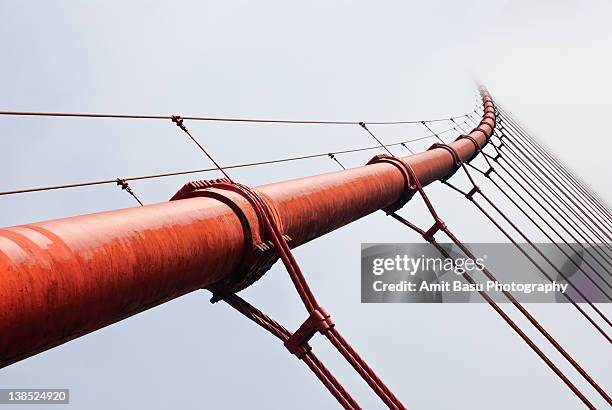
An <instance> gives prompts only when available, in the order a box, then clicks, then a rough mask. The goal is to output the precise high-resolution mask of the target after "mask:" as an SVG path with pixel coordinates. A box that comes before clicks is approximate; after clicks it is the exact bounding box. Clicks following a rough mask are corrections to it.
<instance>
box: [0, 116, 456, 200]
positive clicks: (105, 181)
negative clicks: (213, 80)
mask: <svg viewBox="0 0 612 410" xmlns="http://www.w3.org/2000/svg"><path fill="white" fill-rule="evenodd" d="M463 123H465V121H464V122H463ZM452 130H453V129H452V128H449V129H447V130H444V131H442V132H440V134H442V133H446V132H450V131H452ZM433 137H434V135H426V136H423V137H419V138H413V139H408V140H404V141H402V142H397V143H393V144H387V146H388V147H393V146H398V145H402V146H404V147H406V148H407V149H408V150H410V148H408V147H407V146H406V145H405V144H406V143H410V142H416V141H422V140H426V139H429V138H433ZM379 148H380V146H378V145H375V146H368V147H359V148H353V149H346V150H340V151H332V152H322V153H317V154H310V155H301V156H293V157H286V158H280V159H273V160H266V161H257V162H246V163H239V164H232V165H224V166H222V167H221V169H224V170H227V169H236V168H249V167H256V166H261V165H271V164H279V163H284V162H292V161H299V160H304V159H312V158H321V157H326V156H329V154H333V155H340V154H352V153H357V152H364V151H372V150H376V149H379ZM216 170H217V168H203V169H192V170H186V171H175V172H166V173H160V174H150V175H140V176H133V177H128V178H123V180H124V181H140V180H146V179H156V178H165V177H172V176H178V175H189V174H196V173H202V172H211V171H216ZM116 182H117V179H116V178H113V179H102V180H97V181H88V182H77V183H73V184H63V185H52V186H43V187H33V188H22V189H14V190H9V191H1V192H0V196H3V195H14V194H22V193H29V192H40V191H51V190H57V189H67V188H78V187H88V186H95V185H105V184H115V183H116Z"/></svg>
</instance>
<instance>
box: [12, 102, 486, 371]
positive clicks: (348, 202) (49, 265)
mask: <svg viewBox="0 0 612 410" xmlns="http://www.w3.org/2000/svg"><path fill="white" fill-rule="evenodd" d="M483 102H484V110H485V116H484V117H483V119H482V121H481V123H480V125H479V127H477V129H478V128H480V131H478V130H474V131H472V132H471V133H470V134H469V135H470V136H472V137H473V138H475V139H476V140H477V141H478V143H479V144H480V146H481V147H482V146H484V145H485V144H486V143H487V139H488V137H489V136H490V135H491V134H492V132H493V127H494V126H495V120H494V118H495V111H494V109H493V104H492V102H491V99H490V98H489V96H488V94H486V92H484V95H483ZM452 146H453V147H454V148H455V149H456V151H457V152H458V153H459V155H460V157H461V158H462V160H469V159H471V158H472V157H473V156H474V155H475V147H474V145H473V143H472V142H471V141H469V140H466V139H463V140H458V141H455V142H454V143H452ZM403 159H404V160H405V161H406V162H408V163H409V164H410V165H411V166H412V168H413V169H414V171H415V174H416V175H417V176H418V177H419V180H420V181H421V183H422V184H423V185H427V184H429V183H431V182H433V181H436V180H438V179H442V178H444V177H445V176H447V175H448V174H449V173H450V172H451V170H452V169H453V165H454V163H453V157H452V156H451V154H450V153H449V152H448V151H446V150H444V149H441V148H437V149H432V150H430V151H426V152H423V153H419V154H416V155H412V156H409V157H405V158H403ZM404 189H405V181H404V177H403V176H402V173H401V172H400V170H399V169H398V168H396V167H395V166H393V165H391V164H388V163H377V164H372V165H367V166H363V167H358V168H353V169H349V170H346V171H338V172H332V173H327V174H322V175H316V176H311V177H306V178H300V179H295V180H291V181H285V182H279V183H274V184H269V185H263V186H260V187H258V190H260V191H262V192H263V193H264V194H266V195H267V196H268V197H269V198H270V199H271V200H272V202H273V203H274V205H275V207H276V209H277V210H278V214H279V216H280V219H281V221H282V225H283V226H284V229H285V233H286V234H288V235H289V236H290V237H291V238H292V241H291V246H298V245H300V244H303V243H305V242H308V241H310V240H312V239H314V238H317V237H319V236H321V235H324V234H326V233H328V232H330V231H333V230H334V229H337V228H339V227H341V226H344V225H346V224H348V223H350V222H352V221H355V220H356V219H359V218H361V217H363V216H366V215H368V214H370V213H372V212H374V211H377V210H379V209H382V208H385V207H387V206H389V205H391V204H393V203H394V202H396V201H398V199H399V198H400V197H401V195H402V193H403V191H404ZM234 200H235V201H237V202H238V203H240V201H242V203H241V207H242V208H248V204H247V203H246V202H245V199H244V198H242V197H240V196H236V198H235V199H234ZM246 242H247V241H246V239H245V232H244V230H243V226H242V225H241V223H240V220H239V218H238V216H237V215H236V214H235V213H234V212H233V211H232V209H231V208H230V207H229V206H228V205H226V204H224V203H222V202H220V201H218V200H215V199H213V198H200V197H196V198H190V199H182V200H178V201H170V202H165V203H160V204H155V205H148V206H144V207H137V208H129V209H121V210H116V211H110V212H102V213H95V214H91V215H83V216H76V217H71V218H64V219H58V220H52V221H45V222H38V223H32V224H28V225H22V226H15V227H10V228H4V229H0V367H4V366H7V365H10V364H12V363H14V362H16V361H19V360H22V359H24V358H26V357H29V356H32V355H34V354H36V353H39V352H42V351H44V350H46V349H49V348H52V347H54V346H57V345H59V344H61V343H64V342H67V341H69V340H71V339H74V338H76V337H79V336H81V335H84V334H87V333H89V332H92V331H94V330H97V329H100V328H102V327H104V326H106V325H109V324H111V323H114V322H117V321H119V320H122V319H124V318H126V317H129V316H132V315H134V314H136V313H139V312H142V311H143V310H146V309H149V308H151V307H153V306H156V305H159V304H161V303H164V302H166V301H168V300H171V299H174V298H176V297H178V296H181V295H184V294H186V293H189V292H192V291H194V290H197V289H200V288H203V287H207V286H210V285H212V284H214V283H215V282H218V281H220V280H222V279H224V278H227V277H228V276H229V275H230V274H232V273H233V272H234V271H236V269H237V268H238V266H239V265H240V264H241V261H242V258H244V256H245V252H246V250H247V246H248V245H249V244H248V243H246Z"/></svg>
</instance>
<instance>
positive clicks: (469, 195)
mask: <svg viewBox="0 0 612 410" xmlns="http://www.w3.org/2000/svg"><path fill="white" fill-rule="evenodd" d="M466 137H467V136H466ZM459 138H461V137H459ZM473 142H474V143H475V145H476V144H477V142H476V141H475V140H474V141H473ZM444 148H445V149H447V150H448V151H449V152H454V149H453V148H452V147H451V146H450V145H446V146H445V147H444ZM454 157H455V158H456V159H457V160H458V159H459V156H458V154H457V153H456V152H454ZM457 166H458V167H461V168H462V169H463V171H464V172H465V174H466V176H467V177H468V180H469V181H470V183H471V185H472V188H471V190H470V191H469V192H464V191H462V190H461V189H459V188H457V187H456V186H455V185H453V184H451V183H450V182H448V181H444V183H445V184H446V185H447V186H449V187H451V188H452V189H453V190H455V191H457V192H459V193H461V194H462V195H464V196H465V197H466V198H467V199H468V200H469V201H470V202H471V203H473V204H474V205H475V206H476V207H477V208H478V209H479V210H480V212H482V214H483V215H485V217H487V219H489V220H490V221H491V222H492V223H493V225H495V227H496V228H497V229H499V231H500V232H501V233H502V234H503V235H504V236H505V237H506V238H508V239H509V240H510V242H512V244H513V245H514V246H515V247H516V248H517V249H518V250H519V251H520V252H521V253H522V254H523V255H524V256H525V257H526V258H527V259H528V260H529V261H530V262H531V263H532V264H533V265H534V266H535V267H536V268H537V269H538V271H540V272H541V273H542V274H543V275H544V276H545V277H546V278H547V279H548V280H549V281H551V282H553V278H552V277H551V276H550V275H549V274H548V273H547V272H546V271H544V269H542V267H541V266H540V265H539V264H538V263H537V262H536V261H535V260H534V259H533V258H532V257H531V256H529V254H528V253H527V252H525V250H524V249H523V248H521V247H520V246H519V245H518V243H517V242H516V241H515V240H514V239H513V238H512V236H510V234H508V232H507V231H506V230H505V229H504V228H502V226H501V225H500V224H499V223H498V222H497V221H495V219H494V218H493V217H492V216H491V214H489V213H488V212H487V211H486V210H485V209H484V208H483V207H482V206H481V205H480V204H479V203H478V202H476V200H475V198H474V196H475V194H479V195H480V196H481V197H482V198H483V199H484V200H485V201H486V202H487V203H488V204H489V205H490V206H491V207H493V209H495V211H496V212H497V213H498V214H500V215H501V216H502V218H504V220H505V221H506V222H507V223H508V224H510V226H512V228H513V229H514V230H515V231H517V232H518V233H519V235H521V237H522V238H523V239H524V240H525V241H526V242H527V243H528V244H529V245H530V246H531V248H532V249H534V250H535V251H536V252H537V253H538V254H539V255H540V256H541V257H542V259H544V260H545V261H546V262H547V263H548V264H549V265H550V266H552V267H553V269H554V270H555V271H556V272H557V274H558V275H559V276H561V277H562V278H563V279H564V280H565V281H566V282H567V283H568V284H569V285H570V286H571V287H572V289H574V290H575V291H576V293H578V295H580V296H581V297H582V299H584V301H585V302H587V303H588V304H589V306H590V307H591V308H592V309H593V310H594V311H595V312H596V313H597V314H598V315H599V316H600V317H601V318H602V319H603V320H605V321H606V323H607V324H608V326H612V323H610V321H609V320H608V318H607V317H606V316H605V315H604V314H603V313H602V312H601V311H600V310H599V309H598V308H597V307H596V306H595V305H593V303H591V302H590V301H589V300H588V298H587V297H586V296H585V295H584V293H582V291H581V290H580V289H579V288H578V287H576V286H575V285H574V283H573V282H572V281H571V280H570V279H569V278H568V277H567V276H566V275H565V274H564V273H563V272H562V271H561V270H559V269H558V268H557V267H556V266H555V265H554V264H553V263H552V262H551V261H550V259H549V258H548V257H546V255H544V253H543V252H542V251H541V250H540V249H539V248H538V247H537V246H535V245H534V244H533V242H532V241H530V240H529V238H528V237H527V236H526V235H525V234H524V233H523V232H522V231H521V230H520V229H519V228H518V227H517V226H516V224H514V223H513V222H512V221H511V220H510V218H508V217H507V215H505V213H503V212H502V211H501V209H499V207H497V206H496V205H495V204H494V203H493V201H491V199H490V198H489V197H488V196H487V195H486V194H485V193H484V192H483V191H482V190H481V189H480V187H479V186H478V185H476V182H475V181H474V179H473V177H472V175H471V174H470V172H469V171H468V169H467V168H466V167H465V164H463V163H461V162H460V161H458V163H457ZM490 169H492V168H490ZM562 295H563V296H564V297H565V298H566V299H567V300H568V301H569V302H570V303H571V304H572V305H573V306H574V307H575V308H576V309H577V310H578V311H579V312H580V313H581V314H582V315H583V316H584V317H585V318H586V319H587V320H588V321H589V322H590V323H591V324H592V325H593V327H595V329H596V330H597V331H598V332H599V333H601V334H602V335H603V336H604V337H605V338H606V340H607V341H608V342H609V343H612V339H610V337H609V336H608V335H607V334H606V332H605V331H604V330H603V329H602V328H601V327H600V326H599V325H598V324H597V323H596V322H595V321H593V319H592V318H591V317H590V316H589V315H588V314H587V313H586V312H585V311H584V310H583V309H582V308H581V307H580V305H578V304H577V303H576V302H575V301H574V299H573V298H572V297H571V296H569V295H567V294H565V293H562ZM606 296H607V295H606Z"/></svg>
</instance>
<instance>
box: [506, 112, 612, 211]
mask: <svg viewBox="0 0 612 410" xmlns="http://www.w3.org/2000/svg"><path fill="white" fill-rule="evenodd" d="M499 110H500V112H501V113H502V114H503V115H504V118H505V119H506V120H507V121H506V122H509V123H510V124H511V125H514V126H515V128H516V129H517V130H518V132H517V136H519V137H520V136H522V139H523V140H524V141H525V142H526V144H528V145H530V146H531V147H532V149H533V150H534V151H535V152H537V153H538V154H539V156H540V157H541V158H542V160H543V161H542V162H543V163H547V164H548V165H549V166H550V167H551V168H552V169H553V170H554V171H556V174H557V176H558V177H559V178H563V179H565V181H566V182H568V183H569V184H571V185H573V186H574V188H575V189H577V190H578V192H579V193H580V194H581V196H582V198H584V199H585V200H586V201H587V202H588V203H590V204H591V205H592V206H593V207H594V209H595V210H597V211H599V213H600V215H601V216H602V217H603V218H606V219H607V220H608V222H612V213H611V212H610V211H609V209H608V208H607V207H606V206H605V205H603V204H602V202H601V201H600V200H599V199H598V198H597V197H596V195H595V194H594V193H593V192H592V191H591V190H590V189H587V188H586V187H585V186H584V185H583V183H582V182H581V181H579V180H578V178H577V177H575V176H574V175H572V174H571V172H570V171H569V170H568V169H567V167H565V166H564V165H563V164H561V163H560V161H559V160H557V159H556V158H555V157H554V156H553V155H552V154H551V153H549V152H547V151H546V150H545V149H544V148H542V146H541V145H540V144H539V143H538V141H537V140H536V139H534V138H533V137H531V136H530V135H529V133H528V132H527V131H525V130H524V129H523V128H522V127H521V126H520V125H519V124H518V123H517V122H516V120H514V118H512V116H511V115H510V114H508V113H507V112H506V111H505V110H504V109H503V108H502V107H499Z"/></svg>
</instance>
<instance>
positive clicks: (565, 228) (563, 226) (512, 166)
mask: <svg viewBox="0 0 612 410" xmlns="http://www.w3.org/2000/svg"><path fill="white" fill-rule="evenodd" d="M497 138H499V137H497ZM489 145H491V146H493V147H494V148H495V150H496V152H497V156H496V157H492V156H490V155H489V154H487V153H484V152H483V154H484V155H485V156H487V157H489V158H491V159H492V160H493V161H495V162H497V164H498V165H499V167H500V169H502V170H503V171H504V172H505V173H506V174H507V175H508V176H509V177H510V178H511V179H512V180H513V181H514V182H515V183H516V184H517V185H518V186H520V187H521V189H522V190H523V191H525V193H526V194H527V195H528V196H529V197H530V198H531V199H532V200H533V201H534V202H535V203H536V204H537V205H538V206H539V207H540V208H542V210H544V212H545V213H546V214H548V216H550V217H551V218H552V220H553V221H554V222H555V223H556V224H557V225H558V226H560V227H561V229H563V231H565V232H566V233H567V234H568V235H569V236H570V238H571V239H572V240H573V241H574V242H575V243H576V244H577V245H578V246H580V247H581V248H582V250H583V251H585V252H586V253H587V254H589V256H591V257H592V258H593V260H594V261H595V262H597V264H599V265H600V266H601V267H602V268H603V269H604V270H605V271H606V272H607V273H610V271H609V270H608V268H606V267H605V266H604V265H603V264H602V262H601V261H600V260H599V259H598V258H596V257H595V256H594V255H593V254H592V253H591V251H590V250H589V249H588V248H586V247H585V246H584V245H583V244H582V243H581V242H580V240H579V239H577V238H576V236H575V235H574V234H572V232H570V230H569V229H568V225H569V226H571V227H573V225H572V223H571V222H570V221H568V220H567V219H566V218H565V217H564V216H563V215H562V214H560V213H559V212H558V211H557V212H556V213H557V214H558V215H559V216H560V217H561V218H562V219H563V220H564V221H565V223H563V222H561V221H559V219H558V218H557V217H555V216H554V215H553V214H552V212H551V211H550V209H549V208H553V209H555V211H556V208H555V207H554V205H552V204H551V203H550V202H549V201H548V200H547V199H546V198H545V197H543V196H542V195H541V193H539V192H538V190H537V189H535V188H534V186H533V185H532V183H531V182H530V181H529V180H528V179H527V178H526V176H524V173H522V172H521V171H520V170H519V169H518V168H517V167H516V166H515V163H514V161H512V159H510V158H509V157H508V156H507V155H502V152H501V148H502V147H503V146H504V145H503V142H502V143H501V144H500V146H496V145H495V144H493V143H490V144H489ZM500 158H501V159H502V160H503V161H504V162H505V163H506V164H507V165H508V167H509V168H510V169H511V170H512V171H514V173H515V174H516V175H517V176H518V177H520V178H521V179H522V180H523V182H524V183H525V185H527V187H525V186H524V185H523V183H521V182H520V181H518V180H517V177H516V176H515V175H514V174H513V173H512V172H510V170H508V169H507V168H506V167H505V166H504V165H503V164H502V163H501V162H500V161H498V159H500ZM485 176H487V175H485ZM498 176H500V175H499V174H498ZM527 188H530V189H527ZM532 191H534V192H535V193H538V194H539V196H540V197H541V198H542V199H543V200H544V202H546V204H547V205H548V206H545V205H543V204H542V202H540V200H538V199H537V198H536V197H535V196H534V193H533V192H532ZM519 197H520V198H521V199H523V198H522V196H520V195H519ZM523 200H524V199H523ZM549 226H550V225H549ZM574 230H575V229H574ZM576 233H577V234H578V236H580V237H581V238H582V239H583V240H584V241H586V242H587V243H590V242H589V240H588V239H585V237H584V236H583V235H581V234H580V232H578V231H577V230H576ZM566 243H567V242H566ZM593 250H594V251H595V252H596V253H597V254H598V255H599V256H601V257H602V258H605V256H604V255H602V253H601V252H599V249H598V248H597V247H595V248H593ZM604 262H606V263H608V264H609V262H608V261H607V260H604ZM594 271H595V272H596V273H597V274H598V275H599V273H598V272H597V270H594Z"/></svg>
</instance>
